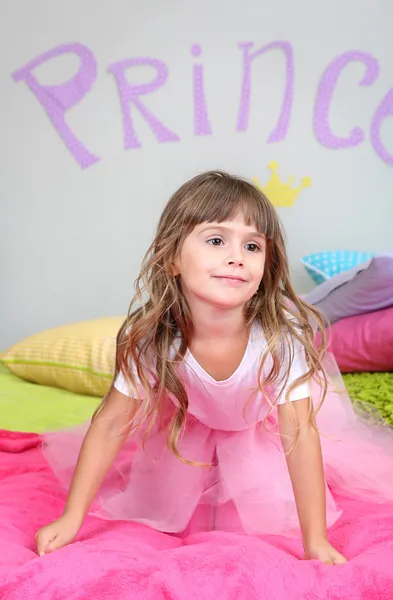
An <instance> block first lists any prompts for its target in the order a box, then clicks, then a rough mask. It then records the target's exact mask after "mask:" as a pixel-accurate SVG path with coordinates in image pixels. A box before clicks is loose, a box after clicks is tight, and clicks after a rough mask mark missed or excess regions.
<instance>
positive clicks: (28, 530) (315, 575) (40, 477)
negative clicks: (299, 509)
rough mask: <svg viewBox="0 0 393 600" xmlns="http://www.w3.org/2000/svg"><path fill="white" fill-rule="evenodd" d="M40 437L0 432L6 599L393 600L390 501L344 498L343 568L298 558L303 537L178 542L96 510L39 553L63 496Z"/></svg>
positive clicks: (1, 578)
mask: <svg viewBox="0 0 393 600" xmlns="http://www.w3.org/2000/svg"><path fill="white" fill-rule="evenodd" d="M40 441H41V440H40V437H39V436H38V435H36V434H21V433H11V432H7V431H0V472H1V477H0V532H1V552H0V598H1V599H2V600H30V599H31V600H33V599H39V600H49V599H51V600H53V599H56V600H62V599H67V600H70V599H72V600H76V599H86V600H87V599H91V600H101V599H102V600H103V599H105V600H106V599H109V598H110V599H115V600H122V599H130V600H131V599H132V600H133V599H138V600H140V599H143V600H153V599H161V598H162V599H165V600H172V599H173V600H186V599H187V600H193V599H196V598H200V599H210V598H213V599H215V600H217V599H220V600H221V599H222V600H226V599H228V600H229V599H231V600H232V599H233V600H239V598H242V599H246V600H247V599H251V598H252V599H254V598H255V599H256V598H258V599H262V598H268V599H269V600H281V599H285V600H290V599H295V598H296V599H299V600H312V599H317V598H318V599H319V598H320V599H324V600H329V599H333V598H334V599H339V600H346V599H351V600H355V599H358V598H362V599H368V600H372V599H375V600H388V599H393V507H392V505H383V506H381V505H379V506H370V505H364V504H363V505H361V506H359V505H357V506H355V505H354V504H353V503H352V504H351V505H349V504H348V503H347V506H345V507H344V513H343V515H342V517H341V519H340V521H339V522H338V523H336V525H335V526H334V528H333V529H332V530H331V532H330V539H331V542H332V543H333V544H334V545H335V546H336V547H337V549H338V550H339V551H341V552H343V553H344V554H345V555H346V556H347V558H349V559H350V561H349V563H348V564H347V565H344V566H341V567H327V566H324V565H322V564H320V563H318V562H315V561H301V560H299V557H300V556H301V545H300V542H297V541H293V540H288V539H285V538H274V539H272V538H270V539H269V538H267V537H266V538H263V537H261V538H255V537H251V536H241V535H234V534H224V533H220V532H218V531H217V532H211V533H199V534H195V535H192V536H189V537H187V538H185V539H182V540H180V539H179V538H177V537H175V536H171V535H166V534H163V533H158V532H156V531H153V530H151V529H148V528H147V527H144V526H141V525H136V524H132V523H129V522H121V521H117V522H114V521H111V522H108V521H103V520H99V519H97V518H94V517H90V516H89V517H87V518H86V521H85V524H84V526H83V527H82V529H81V531H80V533H79V535H78V538H77V540H76V541H75V542H74V543H73V544H71V545H69V546H66V547H64V548H62V549H61V550H58V551H56V552H54V553H53V554H50V555H47V556H44V557H42V558H39V557H38V556H37V554H36V552H35V542H34V534H35V532H36V530H37V529H38V528H39V527H41V526H42V525H44V524H47V523H48V522H49V521H51V520H53V519H55V518H56V517H58V516H59V514H60V512H61V509H62V507H63V504H64V499H65V498H64V492H63V491H62V489H61V488H60V486H59V483H58V482H57V480H56V479H55V478H54V476H53V475H52V473H51V471H50V470H49V468H48V466H47V464H46V463H45V461H44V458H43V456H42V454H41V452H40ZM392 476H393V474H392Z"/></svg>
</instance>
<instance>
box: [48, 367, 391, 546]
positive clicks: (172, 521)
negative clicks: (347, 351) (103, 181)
mask: <svg viewBox="0 0 393 600" xmlns="http://www.w3.org/2000/svg"><path fill="white" fill-rule="evenodd" d="M326 369H327V372H328V375H329V379H330V384H331V385H330V391H329V392H328V396H327V398H326V399H325V402H324V404H323V406H322V409H321V410H320V412H319V414H318V417H317V423H318V428H319V432H320V436H321V443H322V449H323V459H324V467H325V476H326V498H327V520H328V525H329V526H331V525H333V524H334V522H335V521H336V520H337V519H338V518H339V516H340V514H341V507H342V504H343V503H345V504H346V505H348V501H349V502H350V503H351V502H352V503H353V505H354V506H355V505H356V504H358V505H360V504H361V503H370V502H371V503H379V504H381V503H385V502H391V501H393V430H392V428H391V427H389V426H387V425H386V424H385V423H384V422H383V421H382V419H381V418H380V417H379V416H378V415H377V414H376V413H375V412H373V411H372V410H371V407H369V408H367V407H365V408H363V409H362V410H361V411H355V410H354V408H353V406H352V403H351V401H350V399H349V397H348V395H347V393H346V391H345V386H344V383H343V381H342V378H341V376H340V373H339V371H338V368H337V366H336V363H335V361H334V359H333V358H332V357H331V356H330V357H329V358H328V359H327V361H326ZM316 391H318V390H316ZM87 427H88V424H86V425H82V426H80V427H77V428H73V429H71V430H66V431H61V432H51V433H47V434H45V435H44V441H43V452H44V454H45V457H46V459H47V460H48V462H49V464H50V465H51V467H52V469H53V470H54V472H55V473H56V475H57V476H58V478H59V479H60V481H61V482H62V484H63V485H64V486H65V487H68V486H69V484H70V481H71V478H72V474H73V470H74V468H75V464H76V461H77V457H78V453H79V450H80V447H81V443H82V440H83V436H84V434H85V432H86V430H87ZM267 428H268V431H266V429H265V428H264V427H263V426H261V424H258V425H256V426H253V427H249V428H247V429H243V430H241V431H233V432H232V431H221V430H219V429H214V428H213V427H208V426H206V425H205V424H203V423H201V422H200V421H198V420H197V419H196V418H193V417H192V416H191V418H190V419H189V422H188V423H187V427H186V430H185V432H184V435H183V437H182V440H181V442H180V444H179V450H180V453H181V455H182V456H184V457H185V458H187V459H189V460H192V461H199V462H202V463H207V464H212V465H213V466H212V467H211V468H203V467H199V466H191V465H187V464H184V463H182V462H181V461H180V460H179V459H177V458H176V457H175V456H174V455H173V454H172V453H171V452H170V451H169V450H168V449H167V448H166V440H165V432H163V431H158V430H157V431H155V432H154V433H152V434H151V435H150V436H149V438H148V441H147V442H146V444H145V447H144V448H143V447H142V444H141V441H140V436H138V435H135V434H134V435H133V436H131V437H130V438H129V440H128V441H127V442H126V444H125V445H124V447H123V449H122V451H121V453H120V454H119V456H118V458H117V459H116V461H115V463H114V464H113V466H112V468H111V469H110V471H109V473H108V475H107V477H106V479H105V480H104V482H103V484H102V486H101V488H100V491H99V493H98V495H97V498H96V500H95V502H94V504H93V507H92V513H93V514H95V515H96V516H100V517H102V518H107V519H121V520H124V519H125V520H131V521H135V522H138V523H142V524H145V525H148V526H150V527H152V528H154V529H156V530H159V531H163V532H168V533H179V534H188V533H190V532H194V531H207V530H212V529H216V530H221V531H231V532H237V533H248V534H254V535H258V534H272V535H286V536H290V537H292V536H299V535H300V529H299V523H298V518H297V513H296V505H295V500H294V496H293V492H292V487H291V482H290V478H289V474H288V469H287V466H286V460H285V455H284V452H283V450H282V446H281V441H280V437H279V435H278V425H277V416H276V413H275V412H273V413H272V414H271V415H270V417H269V419H268V423H267Z"/></svg>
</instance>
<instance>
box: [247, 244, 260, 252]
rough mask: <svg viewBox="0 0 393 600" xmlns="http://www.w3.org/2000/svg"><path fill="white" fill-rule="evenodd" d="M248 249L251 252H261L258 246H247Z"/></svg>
mask: <svg viewBox="0 0 393 600" xmlns="http://www.w3.org/2000/svg"><path fill="white" fill-rule="evenodd" d="M247 247H248V249H249V250H250V252H258V251H259V250H260V247H259V246H258V244H252V243H251V244H247Z"/></svg>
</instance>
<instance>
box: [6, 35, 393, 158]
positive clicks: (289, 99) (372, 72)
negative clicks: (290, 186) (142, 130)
mask: <svg viewBox="0 0 393 600" xmlns="http://www.w3.org/2000/svg"><path fill="white" fill-rule="evenodd" d="M253 46H254V44H253V43H252V42H246V43H242V44H239V48H240V51H241V52H242V55H243V80H242V87H241V90H240V103H239V109H238V115H237V125H236V130H237V131H246V130H247V128H248V122H249V113H250V98H251V88H252V64H253V61H254V60H255V59H256V58H257V57H258V56H261V55H263V54H266V53H267V52H270V51H274V50H280V51H282V52H284V54H285V57H286V85H285V91H284V97H283V101H282V105H281V111H280V115H279V118H278V121H277V123H276V125H275V127H274V129H273V130H272V131H271V133H270V135H269V137H268V139H267V142H268V143H272V142H281V141H283V140H284V139H285V137H286V134H287V131H288V127H289V123H290V117H291V110H292V103H293V90H294V60H293V50H292V45H291V44H290V43H289V42H286V41H275V42H271V43H270V44H267V45H266V46H263V47H261V48H259V49H257V50H253ZM201 52H202V49H201V47H200V46H199V45H194V46H192V48H191V54H192V55H193V57H194V58H195V59H197V58H198V57H199V56H200V54H201ZM66 54H72V55H76V56H77V57H78V58H79V61H80V64H79V70H78V72H77V73H76V75H74V76H73V77H72V78H71V79H70V80H69V81H65V82H64V83H61V84H59V85H42V84H41V83H40V82H39V81H38V79H37V78H36V77H35V75H34V70H35V69H36V68H37V67H39V66H40V65H42V64H44V63H45V62H47V61H49V60H53V59H56V57H59V56H62V55H66ZM352 62H360V63H362V64H363V65H364V69H365V73H364V76H363V78H362V79H361V81H360V82H359V85H360V86H371V85H372V84H373V83H374V82H375V81H376V80H377V78H378V75H379V63H378V61H377V59H376V58H375V57H374V56H372V55H371V54H368V53H366V52H361V51H350V52H345V53H344V54H341V55H339V56H337V57H336V58H335V59H334V60H333V61H332V62H331V63H330V64H329V65H328V66H327V68H326V69H325V71H324V72H323V74H322V77H321V79H320V82H319V85H318V89H317V94H316V99H315V106H314V115H313V126H314V132H315V136H316V139H317V140H318V142H319V143H320V144H322V145H323V146H325V147H326V148H331V149H343V148H353V147H354V146H358V145H360V144H362V143H364V141H365V137H366V136H365V133H364V131H363V130H362V129H361V128H360V127H354V128H353V129H352V130H351V131H350V133H349V135H348V136H347V137H339V136H337V135H336V134H335V133H334V132H333V131H332V128H331V126H330V123H329V113H330V106H331V104H332V101H333V96H334V91H335V88H336V86H337V82H338V80H339V78H340V77H343V76H344V72H345V67H346V66H347V65H349V64H350V63H352ZM138 66H147V67H151V68H152V69H153V72H154V76H153V78H152V80H151V81H150V82H148V83H144V84H134V83H130V81H129V75H130V73H129V71H130V70H132V68H134V67H138ZM109 71H110V72H111V73H112V74H113V76H114V78H115V81H116V84H117V88H118V91H119V95H120V101H121V110H122V116H123V132H124V148H125V149H126V150H128V149H131V148H140V147H141V142H140V140H139V138H138V135H137V133H136V131H135V128H134V125H133V120H132V110H135V109H137V110H138V111H139V113H140V114H141V115H142V117H143V118H144V119H145V121H146V122H147V123H148V125H149V126H150V127H151V129H152V130H153V132H154V134H155V136H156V138H157V141H158V142H161V143H163V142H176V141H180V136H179V135H178V133H176V132H175V131H173V130H172V129H170V128H169V127H168V126H167V125H165V124H164V123H163V122H162V121H161V120H160V119H159V118H158V117H157V116H156V115H154V114H153V113H152V112H151V111H150V110H149V109H148V108H147V107H146V105H145V104H144V103H143V96H144V95H146V94H152V93H154V92H155V91H156V90H157V89H159V88H161V87H162V86H164V85H165V82H166V80H167V77H168V67H167V65H166V64H165V63H164V62H163V61H161V60H159V59H156V58H130V59H126V60H121V61H118V62H116V63H112V64H111V65H110V66H109ZM126 73H127V77H126ZM12 76H13V78H14V80H15V81H17V82H19V81H24V82H25V83H26V85H27V86H28V88H29V89H30V91H31V92H32V93H33V94H34V95H35V97H36V98H37V100H38V101H39V102H40V103H41V105H42V107H43V108H44V110H45V111H46V114H47V115H48V117H49V119H50V120H51V122H52V124H53V126H54V127H55V128H56V130H57V132H58V133H59V135H60V137H61V138H62V140H63V142H64V144H65V145H66V147H67V148H68V150H69V151H70V152H71V154H72V156H73V157H74V158H75V160H76V161H77V163H78V164H79V165H80V167H81V168H83V169H84V168H87V167H90V166H91V165H93V164H94V163H96V162H98V161H99V160H100V158H99V157H98V156H96V155H95V154H93V153H92V152H91V151H89V150H88V149H87V148H86V147H85V146H84V144H83V143H82V142H81V141H80V140H79V139H78V138H77V137H76V136H75V134H74V133H73V132H72V130H71V128H70V127H69V125H68V124H67V122H66V118H65V117H66V113H67V111H68V110H69V109H70V108H72V107H73V106H75V105H76V104H78V103H79V102H80V101H81V100H82V99H83V98H84V97H85V96H86V95H87V94H88V93H89V91H90V90H91V89H92V87H93V85H94V83H95V81H96V77H97V62H96V60H95V57H94V55H93V53H92V52H91V50H89V48H87V47H86V46H84V45H82V44H79V43H76V44H65V45H61V46H58V47H57V48H54V49H52V50H50V51H49V52H45V53H44V54H42V55H40V56H38V57H37V58H35V59H33V60H32V61H30V62H29V63H27V64H26V65H25V66H23V67H22V68H20V69H18V70H17V71H15V72H14V73H13V75H12ZM193 94H194V133H195V135H197V136H201V135H211V134H212V125H211V123H210V120H209V116H208V105H207V102H206V96H205V86H204V73H203V65H202V64H200V63H194V64H193ZM392 114H393V88H392V89H390V90H389V91H388V92H387V93H386V95H385V96H384V97H383V98H382V100H381V102H380V104H379V106H377V107H376V109H375V112H374V115H373V117H372V120H371V124H370V141H371V144H372V146H373V148H374V150H375V152H376V153H377V155H378V156H379V157H380V158H381V159H382V160H383V161H384V162H386V163H387V164H388V165H392V166H393V154H391V153H390V152H389V151H388V149H387V148H386V147H385V146H384V144H383V142H382V140H381V133H380V132H381V128H382V124H383V121H384V120H385V119H386V117H389V116H392Z"/></svg>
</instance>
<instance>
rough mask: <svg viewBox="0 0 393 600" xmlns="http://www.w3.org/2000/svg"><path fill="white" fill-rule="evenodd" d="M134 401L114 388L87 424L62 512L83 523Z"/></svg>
mask: <svg viewBox="0 0 393 600" xmlns="http://www.w3.org/2000/svg"><path fill="white" fill-rule="evenodd" d="M135 406H136V402H135V401H134V400H132V399H130V398H129V397H127V396H125V395H124V394H122V393H120V392H119V391H118V390H117V389H116V388H114V387H113V388H112V389H111V391H110V392H109V394H108V396H107V399H106V402H105V404H104V407H103V408H102V410H101V412H100V413H99V414H98V415H97V416H96V417H95V419H94V420H93V422H92V423H91V425H90V427H89V429H88V431H87V433H86V436H85V438H84V440H83V444H82V447H81V450H80V453H79V458H78V461H77V464H76V468H75V471H74V475H73V478H72V482H71V486H70V490H69V493H68V497H67V502H66V505H65V508H64V513H63V514H67V515H72V516H73V517H75V519H76V520H80V522H82V521H83V519H84V517H85V515H86V513H87V512H88V510H89V508H90V505H91V503H92V502H93V500H94V497H95V495H96V493H97V492H98V489H99V487H100V485H101V483H102V481H103V479H104V477H105V475H106V474H107V472H108V471H109V468H110V467H111V465H112V463H113V462H114V460H115V459H116V457H117V455H118V453H119V452H120V450H121V448H122V446H123V444H124V442H125V441H126V439H127V436H128V434H129V427H128V426H129V424H130V422H131V419H132V416H133V414H134V412H135Z"/></svg>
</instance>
